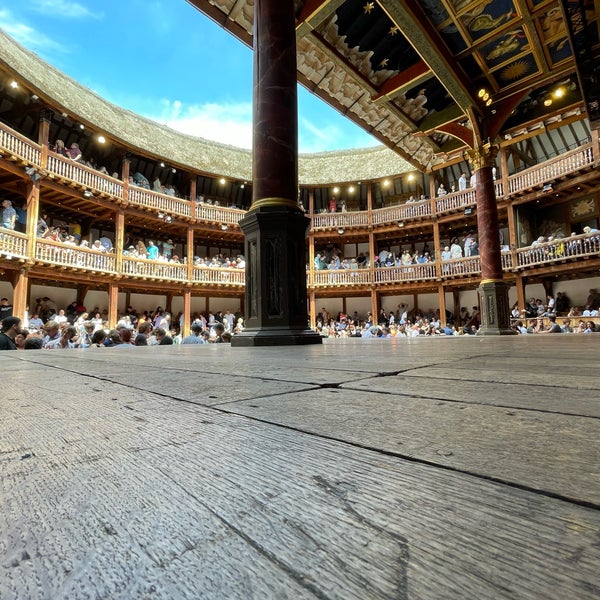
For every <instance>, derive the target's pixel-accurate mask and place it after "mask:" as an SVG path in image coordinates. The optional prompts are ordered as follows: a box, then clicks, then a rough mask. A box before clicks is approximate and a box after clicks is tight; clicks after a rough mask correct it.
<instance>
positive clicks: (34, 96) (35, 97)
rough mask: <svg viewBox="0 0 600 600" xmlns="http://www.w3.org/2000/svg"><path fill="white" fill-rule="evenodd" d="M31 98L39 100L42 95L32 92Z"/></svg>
mask: <svg viewBox="0 0 600 600" xmlns="http://www.w3.org/2000/svg"><path fill="white" fill-rule="evenodd" d="M31 99H32V100H33V101H34V102H37V101H38V100H39V99H40V97H39V96H38V95H37V94H31Z"/></svg>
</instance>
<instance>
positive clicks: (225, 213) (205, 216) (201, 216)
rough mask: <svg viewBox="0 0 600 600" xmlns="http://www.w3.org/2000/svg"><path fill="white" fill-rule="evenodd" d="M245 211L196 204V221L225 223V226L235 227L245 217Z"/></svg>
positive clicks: (200, 203)
mask: <svg viewBox="0 0 600 600" xmlns="http://www.w3.org/2000/svg"><path fill="white" fill-rule="evenodd" d="M245 214H246V211H245V210H242V209H239V208H226V207H224V206H215V205H214V204H204V203H203V202H199V203H197V204H196V214H195V217H196V219H198V220H200V221H209V222H217V223H225V224H226V225H237V224H238V223H239V221H240V220H241V219H242V218H243V217H244V216H245Z"/></svg>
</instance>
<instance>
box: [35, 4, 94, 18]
mask: <svg viewBox="0 0 600 600" xmlns="http://www.w3.org/2000/svg"><path fill="white" fill-rule="evenodd" d="M32 5H33V8H34V10H36V11H37V12H39V13H42V14H44V15H52V16H53V17H66V18H68V19H87V18H90V17H91V18H93V19H99V18H102V16H103V15H102V13H94V12H92V11H91V10H89V8H87V7H85V6H83V5H81V4H79V3H78V2H70V1H69V0H33V3H32Z"/></svg>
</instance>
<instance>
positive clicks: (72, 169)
mask: <svg viewBox="0 0 600 600" xmlns="http://www.w3.org/2000/svg"><path fill="white" fill-rule="evenodd" d="M46 170H47V171H48V174H49V177H50V178H52V179H55V178H58V179H62V180H64V181H67V182H76V183H78V184H79V185H80V187H81V188H85V189H87V190H89V191H90V192H92V193H96V194H107V195H110V196H114V197H115V198H123V182H122V181H120V180H118V179H114V178H113V177H109V176H108V175H104V174H102V173H100V172H98V171H96V170H95V169H92V168H90V167H86V166H85V165H82V164H80V163H77V162H74V161H72V160H70V159H68V158H65V157H63V156H60V155H58V154H54V153H49V154H48V160H47V162H46Z"/></svg>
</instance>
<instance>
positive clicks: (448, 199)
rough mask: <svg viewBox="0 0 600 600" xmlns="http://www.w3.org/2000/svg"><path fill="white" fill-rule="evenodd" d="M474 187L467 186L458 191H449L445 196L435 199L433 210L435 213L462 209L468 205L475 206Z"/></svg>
mask: <svg viewBox="0 0 600 600" xmlns="http://www.w3.org/2000/svg"><path fill="white" fill-rule="evenodd" d="M475 204H476V200H475V188H469V189H467V190H462V191H460V192H451V193H450V194H446V195H445V196H441V197H439V198H436V199H435V211H436V213H437V214H442V213H447V212H452V211H457V210H464V209H465V208H467V207H468V206H475Z"/></svg>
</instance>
